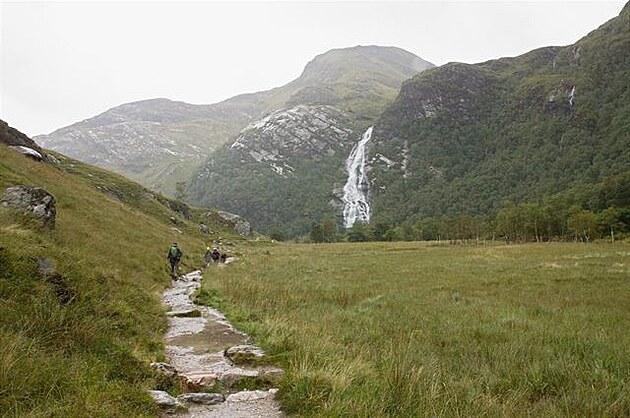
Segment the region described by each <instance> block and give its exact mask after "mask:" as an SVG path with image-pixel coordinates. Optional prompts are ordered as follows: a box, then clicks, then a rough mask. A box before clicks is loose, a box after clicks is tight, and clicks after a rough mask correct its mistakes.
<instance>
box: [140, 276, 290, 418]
mask: <svg viewBox="0 0 630 418" xmlns="http://www.w3.org/2000/svg"><path fill="white" fill-rule="evenodd" d="M200 284H201V272H199V271H194V272H192V273H189V274H186V275H184V276H181V277H179V278H178V280H175V281H174V282H173V286H172V287H171V288H169V289H167V290H166V291H165V292H164V297H163V301H164V304H165V305H166V306H167V307H169V308H170V310H169V311H168V312H167V316H168V317H169V329H168V331H167V333H166V354H167V357H168V358H169V363H152V364H151V366H152V367H153V368H155V369H156V370H158V371H159V372H160V373H164V374H166V375H167V376H171V377H176V378H178V379H179V380H180V381H181V383H182V386H183V388H184V390H185V393H183V394H181V395H179V396H178V397H176V398H175V397H172V396H171V395H169V394H168V393H167V392H164V391H159V390H153V391H150V393H151V396H153V398H154V400H155V401H156V403H157V404H158V405H159V406H160V408H161V409H162V410H163V411H164V412H165V413H167V414H177V415H178V416H191V417H192V416H194V417H214V416H216V417H219V416H239V417H247V416H270V417H282V416H284V415H283V414H282V412H281V411H280V409H279V407H278V405H277V403H276V402H275V400H274V395H275V393H276V392H277V389H273V388H272V389H268V388H269V387H271V386H273V385H274V384H275V383H277V382H278V381H279V380H280V379H281V378H282V376H283V374H284V371H283V370H282V369H279V368H276V367H270V366H266V365H264V356H265V352H264V351H263V350H262V349H261V348H259V347H256V346H254V345H251V344H247V341H248V337H247V335H246V334H244V333H242V332H240V331H238V330H236V329H235V328H234V327H233V326H232V325H231V324H230V323H229V322H228V321H227V320H226V318H225V316H224V315H223V314H222V313H221V312H219V311H217V310H215V309H212V308H210V307H207V306H201V305H197V304H195V303H194V302H193V301H192V299H191V295H192V294H193V293H194V291H195V290H197V289H198V288H199V286H200ZM239 384H241V385H243V384H246V385H247V386H248V387H252V386H262V387H264V388H265V389H264V390H245V391H237V390H236V389H235V388H236V387H238V386H239ZM247 411H250V412H249V413H248V412H247Z"/></svg>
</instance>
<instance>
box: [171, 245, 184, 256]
mask: <svg viewBox="0 0 630 418" xmlns="http://www.w3.org/2000/svg"><path fill="white" fill-rule="evenodd" d="M180 254H181V253H180V251H179V248H177V247H175V246H173V247H171V250H170V252H169V257H170V258H179V257H180Z"/></svg>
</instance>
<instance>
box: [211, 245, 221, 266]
mask: <svg viewBox="0 0 630 418" xmlns="http://www.w3.org/2000/svg"><path fill="white" fill-rule="evenodd" d="M219 258H221V253H220V252H219V249H218V248H215V249H214V250H212V261H214V264H219Z"/></svg>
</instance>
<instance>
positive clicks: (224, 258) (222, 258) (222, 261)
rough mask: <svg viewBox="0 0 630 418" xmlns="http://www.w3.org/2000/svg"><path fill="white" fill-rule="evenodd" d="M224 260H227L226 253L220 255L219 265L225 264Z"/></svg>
mask: <svg viewBox="0 0 630 418" xmlns="http://www.w3.org/2000/svg"><path fill="white" fill-rule="evenodd" d="M225 260H227V253H223V254H221V263H223V264H225Z"/></svg>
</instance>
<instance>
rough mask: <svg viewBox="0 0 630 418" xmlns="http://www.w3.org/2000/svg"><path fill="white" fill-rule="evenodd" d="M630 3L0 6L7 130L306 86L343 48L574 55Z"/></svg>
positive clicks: (2, 115)
mask: <svg viewBox="0 0 630 418" xmlns="http://www.w3.org/2000/svg"><path fill="white" fill-rule="evenodd" d="M624 4H625V0H592V1H585V0H574V1H549V0H547V1H545V0H538V1H524V0H511V1H497V0H486V1H475V0H469V1H464V0H459V1H452V0H444V1H436V0H433V1H407V2H391V1H390V2H384V1H382V2H358V1H348V2H316V1H310V2H300V1H292V2H287V1H276V2H257V1H253V2H252V1H250V2H234V1H232V2H229V3H228V2H222V3H220V2H211V1H204V2H187V3H176V2H156V1H153V2H146V1H140V2H133V3H131V2H128V3H125V2H88V1H86V2H77V1H74V2H63V1H62V2H60V1H57V2H7V1H2V3H0V27H1V31H0V48H1V54H0V60H1V61H0V78H1V83H0V97H1V101H0V119H2V120H4V121H6V122H8V123H9V125H11V126H13V127H15V128H17V129H19V130H21V131H23V132H24V133H26V134H27V135H29V136H33V135H37V134H42V133H49V132H51V131H53V130H55V129H58V128H61V127H64V126H67V125H70V124H72V123H74V122H78V121H80V120H83V119H86V118H89V117H92V116H95V115H97V114H99V113H102V112H104V111H105V110H107V109H109V108H111V107H114V106H117V105H120V104H123V103H128V102H132V101H136V100H143V99H150V98H156V97H166V98H169V99H172V100H181V101H185V102H188V103H196V104H210V103H216V102H219V101H221V100H224V99H227V98H229V97H232V96H235V95H237V94H241V93H248V92H255V91H261V90H267V89H270V88H273V87H278V86H281V85H283V84H286V83H287V82H289V81H291V80H293V79H295V78H297V77H298V76H299V75H300V73H301V72H302V69H303V68H304V66H305V65H306V63H307V62H308V61H310V60H311V59H312V58H313V57H315V56H316V55H318V54H321V53H324V52H326V51H328V50H330V49H332V48H343V47H350V46H355V45H384V46H397V47H400V48H404V49H406V50H408V51H410V52H413V53H414V54H416V55H418V56H420V57H421V58H423V59H426V60H428V61H431V62H433V63H434V64H436V65H442V64H445V63H447V62H450V61H459V62H466V63H477V62H482V61H486V60H489V59H494V58H499V57H503V56H515V55H520V54H522V53H524V52H527V51H529V50H532V49H535V48H538V47H543V46H549V45H568V44H571V43H574V42H575V41H577V40H578V39H580V38H581V37H582V36H585V35H586V34H588V33H589V32H590V31H592V30H594V29H596V28H597V27H598V26H599V25H601V24H602V23H604V22H606V21H607V20H609V19H611V18H612V17H614V16H616V15H618V14H619V12H620V11H621V9H622V8H623V5H624Z"/></svg>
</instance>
